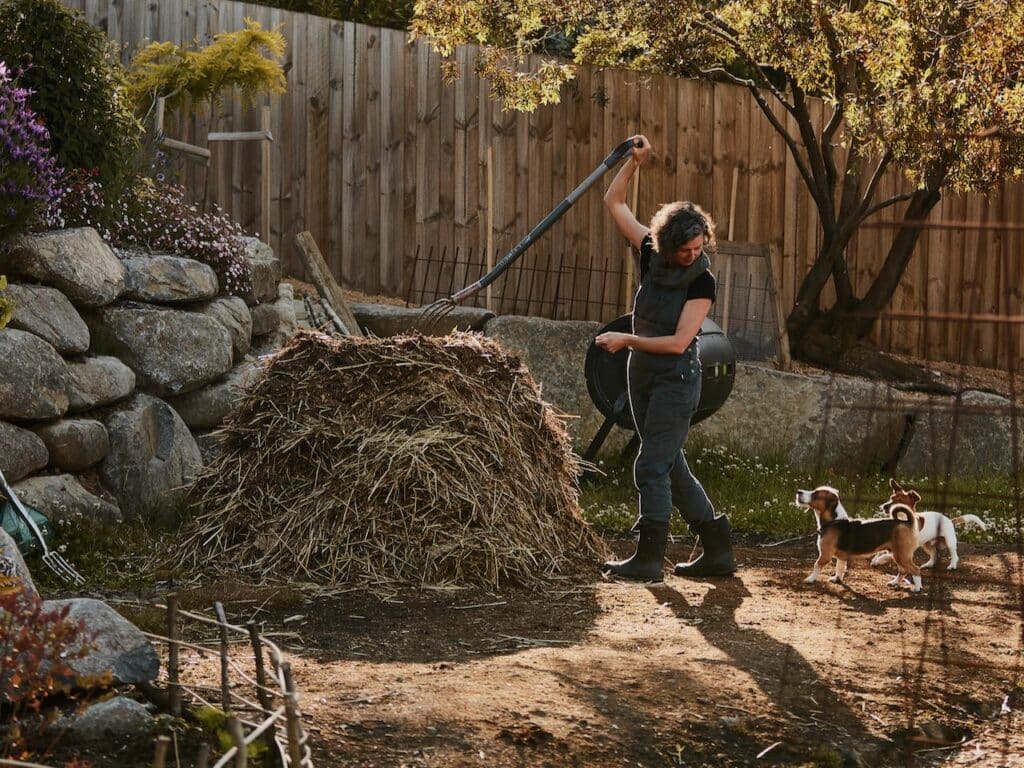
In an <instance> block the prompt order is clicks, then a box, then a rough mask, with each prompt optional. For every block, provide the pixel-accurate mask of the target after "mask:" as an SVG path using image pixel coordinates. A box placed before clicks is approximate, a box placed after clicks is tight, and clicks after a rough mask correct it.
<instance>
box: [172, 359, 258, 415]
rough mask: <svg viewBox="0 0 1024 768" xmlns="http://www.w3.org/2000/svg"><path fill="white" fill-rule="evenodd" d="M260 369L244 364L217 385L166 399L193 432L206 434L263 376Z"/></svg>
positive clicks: (250, 363) (254, 364)
mask: <svg viewBox="0 0 1024 768" xmlns="http://www.w3.org/2000/svg"><path fill="white" fill-rule="evenodd" d="M263 371H264V368H263V366H262V365H260V364H257V363H254V362H247V363H243V364H242V365H240V366H238V367H237V368H232V369H231V371H230V372H229V373H228V375H227V376H225V377H224V378H223V379H221V380H220V381H216V382H214V383H213V384H208V385H207V386H205V387H202V388H201V389H197V390H195V391H194V392H189V393H187V394H184V395H179V396H178V397H173V398H169V399H168V400H167V402H168V403H169V404H170V406H171V407H172V408H174V410H175V411H177V412H178V415H179V416H181V418H182V420H184V422H185V423H186V424H187V425H188V427H189V429H192V430H207V429H213V428H214V427H218V426H220V424H221V423H222V422H223V421H224V419H225V418H227V416H228V415H229V414H230V413H231V412H232V411H233V410H235V408H236V407H237V406H238V404H239V403H240V402H241V401H242V399H243V398H244V397H245V392H246V390H247V389H249V388H250V387H252V386H253V385H254V384H255V383H256V382H257V381H259V378H260V376H261V375H262V374H263Z"/></svg>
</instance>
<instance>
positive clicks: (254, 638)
mask: <svg viewBox="0 0 1024 768" xmlns="http://www.w3.org/2000/svg"><path fill="white" fill-rule="evenodd" d="M245 626H246V628H247V629H248V630H249V642H250V643H252V657H253V664H254V665H255V667H256V686H257V687H256V698H257V700H258V701H259V703H260V706H261V707H263V711H264V712H266V713H267V714H268V715H269V714H270V713H271V712H272V710H273V707H274V701H273V698H272V697H271V695H270V693H268V692H267V690H266V688H267V670H266V668H265V667H264V664H263V643H262V642H261V641H260V633H259V631H258V630H257V629H256V622H254V621H248V622H246V625H245ZM276 734H277V725H276V724H275V725H272V726H271V727H270V729H269V730H268V731H267V732H266V733H265V734H263V741H264V743H265V744H266V745H267V755H268V757H267V759H268V760H269V761H271V765H273V764H276V763H277V760H276V759H275V758H274V757H273V755H276V754H277V739H276Z"/></svg>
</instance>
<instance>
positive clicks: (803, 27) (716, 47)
mask: <svg viewBox="0 0 1024 768" xmlns="http://www.w3.org/2000/svg"><path fill="white" fill-rule="evenodd" d="M412 29H413V32H414V33H415V34H416V35H418V36H421V37H425V38H427V39H428V40H430V42H431V43H432V44H433V45H435V46H436V47H437V48H438V50H439V51H440V52H441V53H442V54H443V55H446V56H450V55H451V54H452V53H453V51H454V48H455V46H456V45H459V44H463V43H475V44H478V45H480V46H481V47H482V53H481V56H480V57H479V58H478V61H477V69H478V71H479V72H480V74H481V75H482V76H484V77H486V78H487V79H488V80H489V81H490V83H491V84H492V90H493V93H494V95H495V96H497V97H499V98H501V99H502V100H503V101H504V103H505V104H506V106H510V107H513V108H517V109H532V108H534V107H535V106H537V105H538V104H540V103H544V102H549V101H555V100H557V99H558V95H559V89H560V86H561V85H562V84H563V83H565V82H566V81H567V80H569V79H570V78H571V77H572V76H573V68H574V67H573V66H572V65H566V64H564V63H558V62H551V63H549V64H547V65H545V66H543V67H541V68H539V69H535V70H533V71H532V72H528V73H525V74H524V73H523V72H522V69H523V64H524V61H525V57H526V55H527V54H533V53H545V52H560V53H565V54H567V55H569V56H570V57H571V58H572V59H573V61H574V62H575V63H576V64H593V65H600V66H621V67H629V68H634V69H638V70H643V71H650V72H659V73H665V74H671V75H679V76H697V75H704V76H711V77H714V78H716V79H721V80H725V81H729V82H732V83H735V84H738V85H741V86H744V87H746V88H748V89H749V90H750V92H751V93H752V95H753V97H754V99H755V100H756V101H757V103H758V105H759V106H760V107H761V111H762V113H763V115H764V117H765V119H767V120H769V121H770V122H771V124H772V127H773V128H774V129H775V130H776V131H777V132H778V133H779V134H780V135H781V136H782V138H783V140H784V141H785V143H786V145H787V147H788V150H789V152H790V153H791V155H792V156H793V158H794V161H795V163H796V166H797V168H798V170H799V172H800V175H801V177H802V179H803V181H804V183H805V184H806V186H807V188H808V190H809V192H810V194H811V196H812V197H813V199H814V203H815V205H816V207H817V211H818V215H819V219H820V222H821V226H822V230H823V233H824V238H823V241H822V245H821V249H820V251H819V252H818V254H816V259H815V261H814V264H813V266H812V268H811V270H810V272H809V273H808V274H807V275H806V276H805V277H804V279H803V282H802V284H801V285H800V288H799V291H798V294H797V300H796V306H795V307H794V309H793V311H792V313H791V314H790V316H789V318H788V325H789V330H790V333H791V336H792V337H793V341H794V343H795V346H796V351H797V353H798V354H802V356H804V357H807V358H812V359H813V358H817V357H825V358H828V359H829V360H831V361H833V362H834V360H835V357H836V353H837V351H838V352H842V351H844V350H846V349H848V348H849V347H850V346H851V345H852V344H853V342H854V341H855V340H857V339H860V338H863V337H865V336H866V335H868V333H869V332H870V330H871V327H872V325H873V321H874V319H875V318H877V316H878V313H880V312H881V310H882V309H883V308H884V307H885V305H887V304H888V302H889V300H890V299H891V297H892V295H893V292H894V291H895V289H896V287H897V285H898V284H899V280H900V277H901V276H902V274H903V272H904V270H905V269H906V266H907V263H908V262H909V259H910V256H911V254H912V253H913V249H914V246H915V244H916V242H917V239H918V236H919V234H920V227H918V226H906V227H903V228H901V229H899V230H898V231H897V233H896V236H895V237H894V240H893V243H892V247H891V249H890V251H889V252H888V253H887V254H886V259H885V263H884V265H883V267H882V269H881V270H880V272H879V274H878V277H877V279H876V280H875V281H874V283H873V284H872V285H871V286H870V288H869V289H868V290H867V292H866V293H865V294H864V295H862V296H857V295H855V293H854V288H853V285H852V283H851V279H850V277H849V274H848V270H847V264H846V248H847V246H848V244H849V242H850V238H851V237H852V236H853V234H854V232H855V231H856V229H857V227H858V226H859V225H860V224H862V223H863V222H864V221H865V219H867V218H868V217H870V216H872V215H873V214H875V213H877V212H878V211H881V210H883V209H885V208H888V207H890V206H894V205H896V204H897V203H901V202H905V203H906V205H905V206H904V207H903V213H902V215H903V221H904V222H907V221H909V220H914V219H921V218H925V217H926V216H927V215H928V213H929V211H930V210H931V209H932V208H933V207H934V206H935V204H936V203H937V202H938V201H939V199H940V196H941V194H942V190H943V189H944V188H953V189H955V190H957V191H968V190H973V191H981V192H984V191H987V190H989V189H990V188H991V187H992V186H993V185H995V184H997V183H999V182H1001V181H1002V180H1004V179H1006V178H1020V176H1021V174H1022V170H1024V140H1022V128H1021V126H1022V125H1024V122H1022V121H1024V83H1022V78H1021V74H1022V73H1021V67H1022V62H1024V0H971V1H970V2H965V1H964V0H846V1H845V2H842V1H840V0H733V1H732V2H712V1H708V0H704V1H703V2H695V1H694V0H676V1H675V2H665V1H664V0H600V1H598V0H568V1H567V2H565V3H551V2H546V1H544V0H417V3H416V15H415V18H414V21H413V24H412ZM812 97H819V98H821V99H822V100H823V101H824V103H825V105H826V115H827V117H828V119H827V122H826V124H825V126H824V127H823V128H821V127H819V126H818V125H817V124H816V123H815V122H814V121H813V120H812V119H811V110H810V106H809V100H810V99H811V98H812ZM779 105H781V107H782V109H783V110H784V111H785V112H787V113H788V114H789V116H790V117H791V118H792V121H787V120H785V119H780V118H779V117H778V114H779V112H778V111H777V108H778V106H779ZM790 125H795V126H796V130H791V129H790ZM890 166H898V167H899V168H900V169H901V170H902V171H903V172H904V173H905V174H906V175H907V177H908V178H909V179H910V180H912V182H913V183H914V185H915V189H914V191H913V192H908V193H904V194H898V195H894V196H892V197H889V198H885V199H879V198H878V195H877V191H878V183H879V181H880V179H881V178H882V176H883V174H884V173H885V171H886V170H887V169H889V168H890ZM829 279H832V281H833V282H834V284H835V288H836V295H837V300H836V304H835V305H834V306H832V307H827V308H823V307H821V306H820V305H821V295H822V290H823V288H824V287H825V285H826V283H827V282H828V280H829ZM822 337H828V338H830V339H831V340H832V341H833V342H836V343H829V344H825V345H822V344H821V343H819V342H820V341H821V339H822Z"/></svg>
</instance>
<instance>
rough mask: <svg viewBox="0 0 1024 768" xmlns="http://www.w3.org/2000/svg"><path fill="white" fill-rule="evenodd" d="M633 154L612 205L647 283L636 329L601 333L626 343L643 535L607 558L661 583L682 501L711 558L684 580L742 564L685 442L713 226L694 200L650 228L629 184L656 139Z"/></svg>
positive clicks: (710, 280) (685, 569) (604, 343)
mask: <svg viewBox="0 0 1024 768" xmlns="http://www.w3.org/2000/svg"><path fill="white" fill-rule="evenodd" d="M634 140H635V144H636V146H635V147H634V148H633V150H632V154H631V157H630V158H629V159H627V160H626V162H625V164H624V165H623V166H622V168H620V169H619V172H618V173H617V174H616V175H615V178H614V179H613V180H612V183H611V184H610V185H609V187H608V191H607V192H606V193H605V196H604V202H605V205H606V206H607V208H608V212H609V213H610V214H611V216H612V219H613V220H614V221H615V224H616V226H618V228H619V231H621V232H622V234H623V235H625V236H626V239H627V240H629V242H630V243H632V245H633V247H634V248H636V249H637V250H638V251H640V289H639V290H638V291H637V293H636V296H635V298H634V300H633V333H602V334H601V335H600V336H598V337H597V339H596V342H597V344H598V345H599V346H601V347H602V348H603V349H606V350H607V351H609V352H618V351H619V350H621V349H626V348H628V349H629V350H630V353H629V367H628V372H629V373H628V379H629V404H630V407H631V408H632V411H633V422H634V423H635V424H636V428H637V433H638V434H639V435H640V439H641V443H640V452H639V454H638V455H637V458H636V461H635V462H634V464H633V480H634V482H635V483H636V487H637V490H638V491H639V493H640V519H639V521H638V527H639V531H640V541H639V543H638V544H637V548H636V552H635V553H634V554H633V556H632V557H630V558H628V559H626V560H620V561H614V562H607V563H605V564H604V565H603V566H602V570H603V571H604V572H605V573H609V574H613V575H616V576H622V577H624V578H629V579H639V580H642V581H661V580H662V574H661V572H662V562H663V560H664V557H665V546H666V544H667V542H668V527H669V520H670V519H671V516H672V506H673V505H675V506H676V507H678V508H679V511H680V512H681V513H682V515H683V519H684V520H686V522H687V523H689V525H690V530H691V531H692V532H693V533H694V534H696V535H698V536H700V539H701V542H702V543H703V545H704V552H703V554H702V555H701V556H700V557H699V558H697V559H696V560H694V561H693V562H690V563H680V564H678V565H676V567H675V574H676V575H677V576H692V577H705V576H728V575H729V574H731V573H733V572H734V571H735V570H736V562H735V560H734V559H733V555H732V546H731V544H730V540H729V539H730V529H729V521H728V519H727V518H726V517H725V516H724V515H723V516H721V517H716V516H715V510H714V507H713V506H712V505H711V502H710V501H709V500H708V496H707V494H706V493H705V492H704V488H703V487H702V486H701V484H700V483H699V482H698V481H697V479H696V478H695V477H694V476H693V474H692V473H691V472H690V468H689V467H688V466H687V464H686V457H685V456H684V455H683V451H682V448H683V444H684V443H685V442H686V435H687V432H688V431H689V428H690V418H691V417H692V416H693V413H694V411H695V410H696V409H697V403H698V402H699V400H700V389H701V365H700V357H699V354H698V343H697V333H698V332H699V331H700V327H701V323H703V322H704V318H705V317H707V315H708V312H709V311H710V310H711V304H712V303H713V302H714V300H715V278H714V276H713V275H712V274H711V272H710V271H709V267H710V261H709V259H708V255H707V249H708V248H713V247H714V243H715V230H714V222H713V221H712V220H711V217H710V216H708V215H707V213H705V212H704V211H703V210H702V209H701V208H700V206H698V205H694V204H693V203H689V202H676V203H669V204H667V205H664V206H662V207H661V209H660V210H658V212H657V213H656V214H655V215H654V218H653V219H652V220H651V226H650V227H645V226H644V225H643V224H641V223H640V222H639V221H637V218H636V216H634V215H633V212H632V211H631V210H630V209H629V206H628V205H626V188H627V186H628V184H629V180H630V178H631V177H632V176H633V173H634V172H635V171H636V169H637V168H638V167H639V166H641V165H643V163H644V162H646V161H647V159H648V157H649V156H650V153H651V144H650V142H649V141H648V140H647V139H646V137H644V136H635V137H634Z"/></svg>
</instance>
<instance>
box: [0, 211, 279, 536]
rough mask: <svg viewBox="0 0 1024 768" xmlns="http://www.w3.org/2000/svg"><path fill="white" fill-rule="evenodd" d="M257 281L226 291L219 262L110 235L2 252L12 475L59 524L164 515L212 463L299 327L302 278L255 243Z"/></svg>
mask: <svg viewBox="0 0 1024 768" xmlns="http://www.w3.org/2000/svg"><path fill="white" fill-rule="evenodd" d="M246 245H247V250H248V259H249V262H250V265H251V267H252V272H253V286H254V287H253V291H252V292H251V293H250V294H249V295H248V296H245V297H230V296H220V295H218V285H217V278H216V276H215V275H214V273H213V270H212V269H210V267H208V266H206V265H205V264H201V263H199V262H197V261H194V260H192V259H187V258H182V257H180V256H176V255H174V254H141V253H137V252H130V251H126V252H118V251H115V250H114V249H112V248H111V247H110V246H109V245H108V244H107V243H105V242H104V241H103V240H102V239H101V238H100V237H99V236H98V235H97V234H96V232H95V231H94V230H92V229H89V228H84V229H69V230H61V231H55V232H50V233H45V234H42V235H35V236H30V237H24V238H20V239H19V240H17V241H16V242H15V243H14V244H13V247H12V248H11V249H9V250H8V252H7V253H6V254H4V255H3V256H0V274H6V275H7V277H8V280H9V287H8V295H9V296H10V298H12V299H13V301H14V315H13V318H12V320H11V322H10V324H9V325H8V327H7V328H6V329H3V330H0V360H3V361H4V362H3V364H2V365H0V469H2V470H3V472H4V474H5V475H6V477H7V479H8V481H9V482H11V483H12V485H13V487H14V489H15V492H16V493H18V495H19V497H20V498H22V499H23V501H25V502H26V503H27V504H29V505H30V506H33V507H36V508H38V509H39V510H40V511H42V512H43V513H44V514H46V515H47V516H48V517H50V518H51V519H61V518H72V517H75V516H78V515H84V516H88V517H92V518H96V519H99V520H101V521H104V522H115V521H117V520H120V519H123V518H144V519H147V520H149V519H158V518H160V517H162V516H164V515H167V514H169V513H171V512H173V511H174V510H175V508H176V507H177V505H178V504H179V502H180V495H181V493H182V486H183V485H184V484H185V483H187V482H188V481H189V479H190V478H191V477H193V476H194V475H195V474H196V472H197V471H198V469H199V468H200V467H201V466H202V461H203V458H202V452H201V451H200V448H199V443H200V442H202V441H203V439H204V434H205V432H206V431H207V430H210V429H212V428H214V427H216V426H218V425H219V424H220V423H221V421H222V420H223V418H224V416H226V415H227V413H229V412H230V411H231V409H232V408H233V407H234V404H235V402H237V399H238V396H239V394H240V393H241V392H242V391H243V388H244V386H245V385H246V384H247V383H249V382H250V381H252V380H253V377H254V376H255V375H256V372H257V370H258V365H257V364H256V355H257V354H259V353H262V352H266V351H269V350H271V349H274V348H275V347H278V346H280V345H281V344H282V343H283V341H284V340H286V339H287V338H289V337H290V336H291V334H292V333H293V332H294V330H295V315H294V309H293V301H292V298H293V297H292V293H291V287H290V286H288V285H283V284H280V277H281V269H280V264H279V262H278V260H277V258H276V257H275V256H274V254H273V252H272V251H271V250H270V249H269V247H268V246H266V245H264V244H263V243H260V242H259V241H257V240H255V239H249V240H247V243H246Z"/></svg>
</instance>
